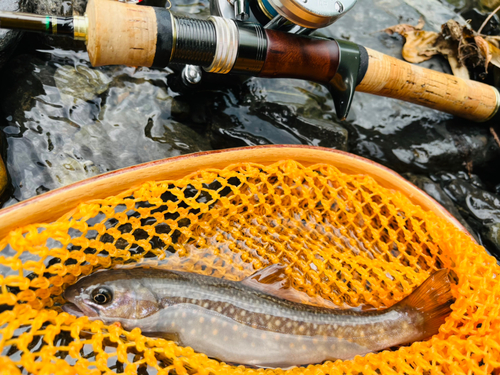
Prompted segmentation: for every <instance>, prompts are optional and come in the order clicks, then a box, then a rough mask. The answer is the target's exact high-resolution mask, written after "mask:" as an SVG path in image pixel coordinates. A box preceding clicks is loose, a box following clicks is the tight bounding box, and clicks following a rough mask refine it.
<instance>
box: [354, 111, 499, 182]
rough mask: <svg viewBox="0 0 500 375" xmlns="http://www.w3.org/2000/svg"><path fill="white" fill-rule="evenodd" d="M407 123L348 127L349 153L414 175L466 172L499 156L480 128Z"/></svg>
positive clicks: (445, 123) (488, 134)
mask: <svg viewBox="0 0 500 375" xmlns="http://www.w3.org/2000/svg"><path fill="white" fill-rule="evenodd" d="M408 120H409V122H410V123H409V124H406V125H405V126H403V127H401V128H398V127H391V126H385V129H380V128H368V129H367V128H364V127H361V126H355V125H351V126H349V127H348V129H349V130H350V136H351V141H350V148H349V151H351V152H353V153H355V154H358V155H361V156H364V157H367V158H369V159H371V160H375V161H378V162H379V163H381V164H384V165H386V166H388V167H390V168H392V169H394V170H396V171H398V172H405V171H412V172H416V173H419V172H439V171H443V170H444V171H458V170H467V169H470V168H472V167H478V166H481V165H484V164H486V163H487V162H490V161H492V160H495V159H496V158H498V157H499V156H500V148H499V147H498V145H497V144H496V142H495V140H494V138H493V137H492V136H491V134H490V132H489V131H488V129H487V128H485V127H484V126H483V125H477V124H468V125H467V126H460V125H458V124H457V123H456V122H452V121H443V122H436V121H429V122H428V123H427V124H425V123H423V120H424V119H423V118H421V119H420V120H418V121H411V119H408ZM387 121H389V123H390V120H389V119H388V120H387ZM399 124H400V125H401V122H399Z"/></svg>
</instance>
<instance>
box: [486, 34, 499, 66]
mask: <svg viewBox="0 0 500 375" xmlns="http://www.w3.org/2000/svg"><path fill="white" fill-rule="evenodd" d="M487 43H488V47H489V49H490V53H491V60H490V62H491V63H492V64H493V65H495V66H496V67H498V68H500V48H498V47H497V45H495V44H494V43H492V42H490V41H489V40H488V41H487Z"/></svg>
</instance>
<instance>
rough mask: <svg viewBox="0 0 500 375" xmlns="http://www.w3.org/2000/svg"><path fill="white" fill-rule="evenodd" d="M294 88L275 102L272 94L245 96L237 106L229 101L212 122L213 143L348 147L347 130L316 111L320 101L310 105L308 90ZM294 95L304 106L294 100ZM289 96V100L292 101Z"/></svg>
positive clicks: (221, 146)
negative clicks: (302, 90) (261, 96)
mask: <svg viewBox="0 0 500 375" xmlns="http://www.w3.org/2000/svg"><path fill="white" fill-rule="evenodd" d="M283 84H285V83H284V82H283ZM306 85H307V83H302V84H301V86H306ZM294 91H295V90H294ZM294 91H288V93H290V96H286V95H283V94H280V98H279V100H280V102H273V98H272V95H271V96H267V95H264V96H266V100H265V101H264V100H259V99H256V96H255V95H253V94H247V95H245V96H244V97H243V99H242V102H241V103H240V102H238V103H236V105H234V104H232V103H231V101H230V100H228V101H226V106H225V108H224V109H223V110H222V111H217V112H216V113H215V114H214V115H213V116H212V118H211V121H210V122H211V125H210V128H209V129H210V140H211V143H212V146H213V147H214V148H227V147H237V146H253V145H263V144H305V145H314V146H323V147H331V148H336V149H339V150H346V149H347V137H348V133H347V130H346V129H344V128H343V127H342V126H341V125H339V124H337V123H335V122H333V121H331V119H328V118H327V119H325V118H324V117H323V116H324V114H323V113H322V112H321V111H315V109H319V108H317V107H318V104H317V103H315V105H306V102H307V101H308V99H310V98H309V97H308V96H307V92H300V91H295V92H294ZM261 94H262V92H261ZM294 94H295V97H293V95H294ZM292 97H293V100H294V101H295V102H301V105H297V104H296V103H292V102H291V101H290V99H291V98H292ZM286 99H289V101H288V103H286V102H287V100H286ZM315 115H316V116H315Z"/></svg>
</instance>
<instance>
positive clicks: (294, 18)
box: [181, 0, 356, 87]
mask: <svg viewBox="0 0 500 375" xmlns="http://www.w3.org/2000/svg"><path fill="white" fill-rule="evenodd" d="M355 4H356V0H210V14H211V15H212V16H219V17H223V18H227V19H233V20H236V21H240V22H253V23H258V24H260V25H261V26H263V27H264V28H265V29H272V30H280V31H285V32H287V33H291V34H300V35H309V34H310V33H312V32H314V31H315V30H317V29H320V28H323V27H327V26H329V25H331V24H332V23H334V22H335V21H336V20H338V19H339V18H340V17H342V16H343V15H344V14H345V13H347V12H348V11H349V10H350V9H351V8H352V7H353V6H354V5H355ZM204 74H205V72H204V71H203V69H202V68H201V67H199V66H195V65H186V66H184V67H183V68H182V72H181V78H182V82H183V84H184V85H185V86H186V87H193V86H195V85H198V84H199V83H200V82H201V81H202V79H203V75H204Z"/></svg>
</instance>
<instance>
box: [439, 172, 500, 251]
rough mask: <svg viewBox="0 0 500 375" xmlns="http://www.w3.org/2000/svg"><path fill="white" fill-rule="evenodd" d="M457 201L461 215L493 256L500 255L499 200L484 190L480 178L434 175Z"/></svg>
mask: <svg viewBox="0 0 500 375" xmlns="http://www.w3.org/2000/svg"><path fill="white" fill-rule="evenodd" d="M433 178H434V179H435V180H436V182H439V183H440V185H441V186H442V188H443V191H445V192H446V194H447V195H448V196H449V197H450V198H451V199H452V200H453V201H454V203H455V205H456V207H457V209H458V210H459V212H460V214H461V216H462V217H463V218H464V219H465V220H466V221H467V222H468V223H469V225H470V226H471V227H472V228H473V229H475V230H477V231H478V232H479V233H480V235H481V238H482V240H483V242H484V244H485V246H486V247H487V249H488V250H490V252H491V253H493V254H495V255H496V256H497V257H498V256H499V255H500V236H499V231H498V229H499V228H500V197H499V196H498V195H496V194H494V193H492V192H490V191H488V190H486V189H485V187H484V185H483V184H482V182H481V181H480V180H479V178H478V177H477V176H472V177H469V176H467V175H466V174H464V173H461V174H455V175H454V174H451V173H445V174H440V175H436V176H433Z"/></svg>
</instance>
